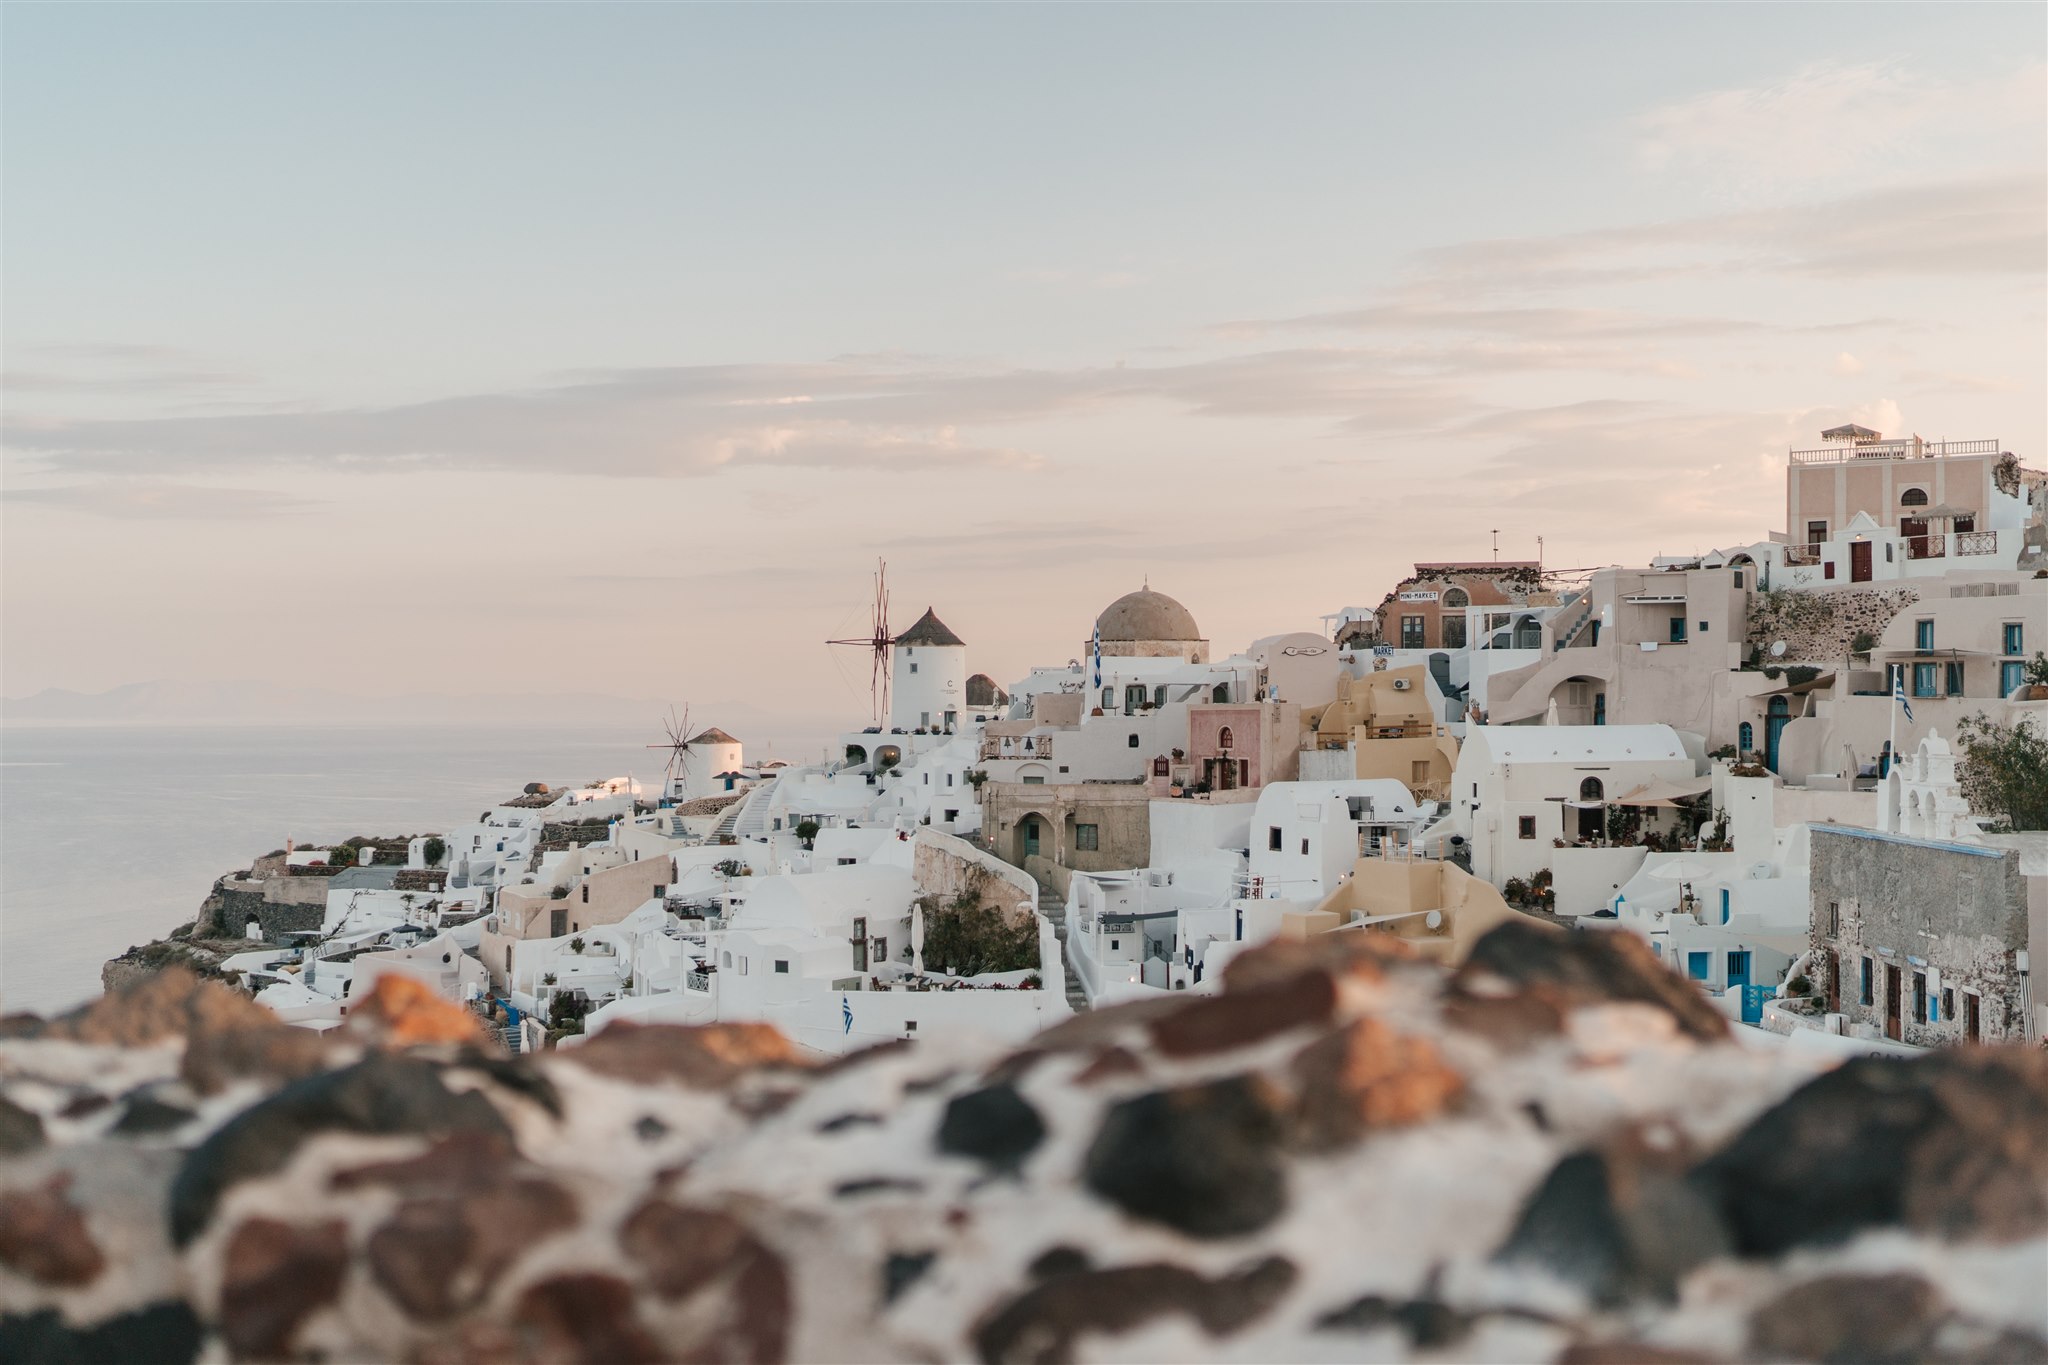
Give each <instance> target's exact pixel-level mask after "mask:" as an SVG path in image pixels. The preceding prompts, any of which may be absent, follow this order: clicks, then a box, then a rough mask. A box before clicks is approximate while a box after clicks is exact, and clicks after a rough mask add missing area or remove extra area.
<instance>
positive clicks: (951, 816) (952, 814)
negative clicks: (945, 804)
mask: <svg viewBox="0 0 2048 1365" xmlns="http://www.w3.org/2000/svg"><path fill="white" fill-rule="evenodd" d="M959 818H960V812H959V811H957V810H949V811H947V812H946V823H947V824H949V825H950V824H952V823H953V822H954V821H955V820H958V819H959Z"/></svg>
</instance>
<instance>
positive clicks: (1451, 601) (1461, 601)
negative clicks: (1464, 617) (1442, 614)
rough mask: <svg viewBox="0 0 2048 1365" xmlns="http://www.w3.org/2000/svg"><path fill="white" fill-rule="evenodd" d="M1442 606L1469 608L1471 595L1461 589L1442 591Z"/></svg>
mask: <svg viewBox="0 0 2048 1365" xmlns="http://www.w3.org/2000/svg"><path fill="white" fill-rule="evenodd" d="M1444 605H1445V606H1446V607H1457V608H1464V607H1469V606H1471V605H1472V594H1471V593H1469V592H1466V591H1465V590H1464V589H1463V588H1447V589H1445V591H1444Z"/></svg>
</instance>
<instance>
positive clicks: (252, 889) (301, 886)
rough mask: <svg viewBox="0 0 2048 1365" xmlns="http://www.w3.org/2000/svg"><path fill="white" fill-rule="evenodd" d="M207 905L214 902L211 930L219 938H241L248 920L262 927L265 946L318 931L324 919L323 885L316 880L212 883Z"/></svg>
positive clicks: (324, 887)
mask: <svg viewBox="0 0 2048 1365" xmlns="http://www.w3.org/2000/svg"><path fill="white" fill-rule="evenodd" d="M210 900H211V901H217V902H218V909H217V910H216V911H215V914H214V921H215V922H214V930H215V932H217V933H218V934H219V935H220V936H221V937H223V938H241V937H242V936H243V932H244V930H245V929H246V928H247V927H248V923H249V921H250V920H252V919H253V920H255V921H256V922H257V923H258V924H259V925H261V926H262V927H263V939H264V941H265V942H266V943H282V942H284V941H285V940H284V936H285V935H286V934H291V933H303V932H305V931H307V930H312V929H318V928H319V927H320V925H321V923H322V921H324V920H325V919H326V917H327V882H326V879H325V878H320V877H268V878H265V879H264V880H263V881H261V882H245V881H228V880H226V879H223V880H221V881H220V882H217V883H215V891H214V896H213V897H212V898H210Z"/></svg>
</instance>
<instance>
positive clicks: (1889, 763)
mask: <svg viewBox="0 0 2048 1365" xmlns="http://www.w3.org/2000/svg"><path fill="white" fill-rule="evenodd" d="M1892 669H1893V670H1894V671H1893V673H1892V706H1891V711H1892V733H1891V739H1890V740H1889V741H1887V743H1886V746H1885V752H1886V755H1887V756H1886V758H1885V763H1884V772H1885V776H1886V777H1887V778H1889V777H1890V776H1891V772H1892V769H1893V768H1895V767H1897V766H1898V763H1899V708H1900V707H1901V706H1903V705H1905V703H1906V668H1905V665H1904V664H1893V665H1892Z"/></svg>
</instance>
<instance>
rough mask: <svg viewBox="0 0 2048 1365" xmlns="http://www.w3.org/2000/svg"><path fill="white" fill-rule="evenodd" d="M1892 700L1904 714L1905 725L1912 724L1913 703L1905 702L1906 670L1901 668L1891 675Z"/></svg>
mask: <svg viewBox="0 0 2048 1365" xmlns="http://www.w3.org/2000/svg"><path fill="white" fill-rule="evenodd" d="M1892 699H1893V700H1894V701H1896V702H1898V704H1899V709H1900V710H1902V711H1904V712H1905V713H1906V724H1908V725H1911V724H1912V723H1913V703H1911V702H1909V701H1907V700H1906V670H1905V669H1903V668H1901V669H1899V670H1898V671H1897V672H1895V673H1893V674H1892Z"/></svg>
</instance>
